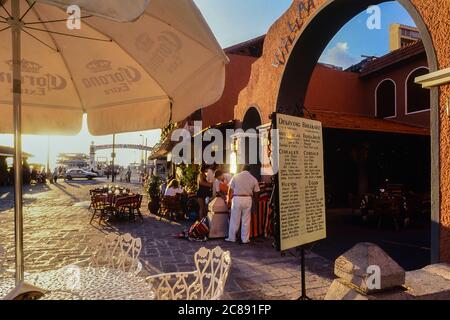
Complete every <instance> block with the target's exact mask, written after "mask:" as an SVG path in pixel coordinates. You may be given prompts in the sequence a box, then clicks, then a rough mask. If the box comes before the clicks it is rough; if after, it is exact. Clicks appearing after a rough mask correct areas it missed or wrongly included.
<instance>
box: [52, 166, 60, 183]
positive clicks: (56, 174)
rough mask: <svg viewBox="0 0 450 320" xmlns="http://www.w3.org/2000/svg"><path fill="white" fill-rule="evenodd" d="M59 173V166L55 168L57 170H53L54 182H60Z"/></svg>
mask: <svg viewBox="0 0 450 320" xmlns="http://www.w3.org/2000/svg"><path fill="white" fill-rule="evenodd" d="M58 175H59V171H58V168H55V171H53V182H55V184H56V183H58Z"/></svg>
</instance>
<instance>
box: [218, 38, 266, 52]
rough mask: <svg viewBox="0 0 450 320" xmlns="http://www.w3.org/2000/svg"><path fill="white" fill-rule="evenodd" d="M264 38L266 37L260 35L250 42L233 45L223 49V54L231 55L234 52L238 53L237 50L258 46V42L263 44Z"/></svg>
mask: <svg viewBox="0 0 450 320" xmlns="http://www.w3.org/2000/svg"><path fill="white" fill-rule="evenodd" d="M265 38H266V35H262V36H260V37H257V38H254V39H250V40H247V41H244V42H241V43H238V44H235V45H233V46H231V47H228V48H225V49H223V51H225V53H233V52H235V51H239V50H242V49H245V48H247V47H249V46H253V45H255V44H258V43H260V42H264V40H265Z"/></svg>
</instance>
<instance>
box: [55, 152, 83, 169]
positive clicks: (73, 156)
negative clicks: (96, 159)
mask: <svg viewBox="0 0 450 320" xmlns="http://www.w3.org/2000/svg"><path fill="white" fill-rule="evenodd" d="M56 163H57V165H58V166H60V167H64V168H66V169H67V170H69V169H78V168H79V169H87V168H89V156H88V155H86V154H82V153H60V154H59V155H58V160H57V162H56Z"/></svg>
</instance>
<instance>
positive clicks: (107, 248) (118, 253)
mask: <svg viewBox="0 0 450 320" xmlns="http://www.w3.org/2000/svg"><path fill="white" fill-rule="evenodd" d="M91 243H92V246H93V249H94V252H93V253H92V256H91V257H90V258H89V259H88V260H86V261H82V262H79V263H77V265H85V264H87V265H89V266H91V267H108V268H111V269H118V270H121V271H124V272H128V273H131V274H134V275H137V274H139V273H140V272H141V271H142V263H141V262H140V261H139V255H140V254H141V250H142V241H141V239H140V238H133V237H132V236H131V234H129V233H127V234H124V235H116V234H108V235H107V236H106V237H98V238H96V239H93V241H92V242H91Z"/></svg>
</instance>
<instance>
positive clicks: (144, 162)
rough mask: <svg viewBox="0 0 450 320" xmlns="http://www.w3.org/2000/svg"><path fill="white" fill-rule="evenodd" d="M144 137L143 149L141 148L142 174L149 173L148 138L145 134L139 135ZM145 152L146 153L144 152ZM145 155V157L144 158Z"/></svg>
mask: <svg viewBox="0 0 450 320" xmlns="http://www.w3.org/2000/svg"><path fill="white" fill-rule="evenodd" d="M139 136H140V137H142V148H141V172H143V171H144V170H145V171H147V141H148V140H147V137H145V136H144V135H143V134H140V135H139ZM144 150H145V152H144ZM144 155H145V157H144Z"/></svg>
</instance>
